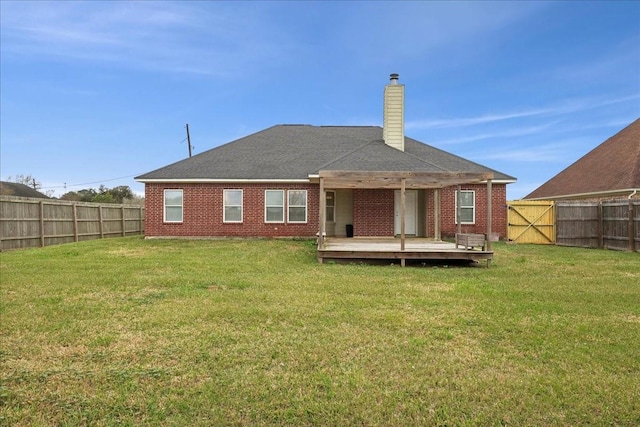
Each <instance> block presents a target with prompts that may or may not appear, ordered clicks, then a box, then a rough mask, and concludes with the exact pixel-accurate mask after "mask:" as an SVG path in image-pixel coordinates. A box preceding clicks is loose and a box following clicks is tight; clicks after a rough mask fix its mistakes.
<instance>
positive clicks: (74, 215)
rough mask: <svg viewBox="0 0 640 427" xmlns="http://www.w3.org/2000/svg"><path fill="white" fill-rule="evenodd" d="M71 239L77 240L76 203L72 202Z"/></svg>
mask: <svg viewBox="0 0 640 427" xmlns="http://www.w3.org/2000/svg"><path fill="white" fill-rule="evenodd" d="M73 241H74V242H77V241H78V204H77V203H74V204H73Z"/></svg>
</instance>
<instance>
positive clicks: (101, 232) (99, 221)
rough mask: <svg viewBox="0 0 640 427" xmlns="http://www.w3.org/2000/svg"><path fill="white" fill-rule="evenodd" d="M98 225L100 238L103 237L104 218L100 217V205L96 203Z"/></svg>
mask: <svg viewBox="0 0 640 427" xmlns="http://www.w3.org/2000/svg"><path fill="white" fill-rule="evenodd" d="M98 226H99V227H100V238H101V239H104V220H103V219H102V205H98Z"/></svg>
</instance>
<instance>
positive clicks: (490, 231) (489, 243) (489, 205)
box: [486, 179, 493, 265]
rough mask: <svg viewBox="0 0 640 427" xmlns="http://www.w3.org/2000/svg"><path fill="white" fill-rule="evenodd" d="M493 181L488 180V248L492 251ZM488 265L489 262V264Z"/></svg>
mask: <svg viewBox="0 0 640 427" xmlns="http://www.w3.org/2000/svg"><path fill="white" fill-rule="evenodd" d="M491 186H492V182H491V180H490V179H488V180H487V246H486V249H487V250H488V251H491V233H492V230H491V223H492V222H493V220H492V219H491V214H492V209H491V199H493V194H492V190H491ZM487 265H488V264H487Z"/></svg>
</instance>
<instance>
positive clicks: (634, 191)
mask: <svg viewBox="0 0 640 427" xmlns="http://www.w3.org/2000/svg"><path fill="white" fill-rule="evenodd" d="M637 193H638V190H633V193H631V194H629V197H627V199H629V200H631V198H632V197H633V196H635V195H636V194H637Z"/></svg>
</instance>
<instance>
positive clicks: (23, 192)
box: [0, 181, 49, 199]
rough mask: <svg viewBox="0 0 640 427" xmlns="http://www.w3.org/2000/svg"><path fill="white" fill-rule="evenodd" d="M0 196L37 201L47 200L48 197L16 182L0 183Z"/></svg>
mask: <svg viewBox="0 0 640 427" xmlns="http://www.w3.org/2000/svg"><path fill="white" fill-rule="evenodd" d="M0 195H2V196H16V197H32V198H37V199H48V198H49V197H48V196H47V195H45V194H42V193H41V192H39V191H37V190H34V189H33V188H31V187H29V186H28V185H24V184H18V183H17V182H8V181H0Z"/></svg>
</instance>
